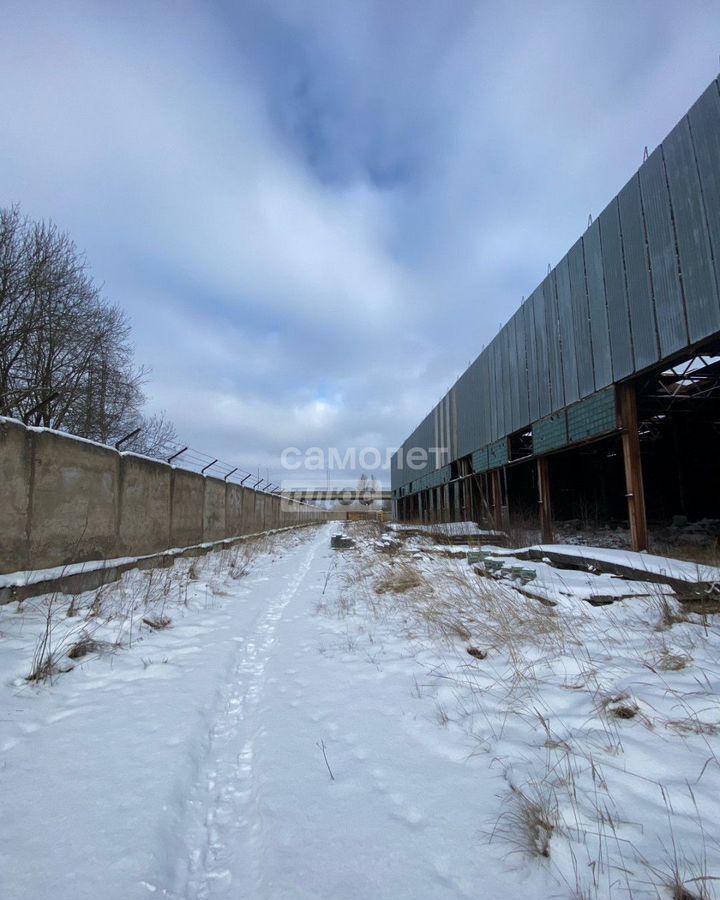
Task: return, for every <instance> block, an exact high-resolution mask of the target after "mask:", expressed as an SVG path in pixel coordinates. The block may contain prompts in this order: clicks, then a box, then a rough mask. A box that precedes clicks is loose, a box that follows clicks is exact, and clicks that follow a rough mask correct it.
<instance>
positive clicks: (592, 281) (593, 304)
mask: <svg viewBox="0 0 720 900" xmlns="http://www.w3.org/2000/svg"><path fill="white" fill-rule="evenodd" d="M583 250H584V253H585V276H586V279H587V290H588V308H589V314H590V335H591V339H592V348H593V373H594V377H595V387H596V388H598V389H599V388H601V387H605V386H606V385H608V384H610V383H611V382H612V357H611V355H610V332H609V330H608V315H607V303H606V301H605V273H604V271H603V259H602V245H601V243H600V222H599V221H598V220H597V219H596V220H595V221H594V222H593V223H592V225H591V226H590V227H589V228H588V230H587V231H586V232H585V236H584V238H583Z"/></svg>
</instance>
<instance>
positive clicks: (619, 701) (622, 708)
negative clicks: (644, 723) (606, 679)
mask: <svg viewBox="0 0 720 900" xmlns="http://www.w3.org/2000/svg"><path fill="white" fill-rule="evenodd" d="M602 707H603V711H604V712H605V713H606V714H607V715H609V716H613V717H614V718H616V719H634V718H635V716H637V715H638V713H639V712H640V707H639V706H638V705H637V703H635V701H634V700H632V698H631V697H630V696H629V695H628V694H617V695H616V696H610V697H605V699H604V700H603V701H602Z"/></svg>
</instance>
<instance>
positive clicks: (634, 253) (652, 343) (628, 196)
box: [618, 175, 658, 371]
mask: <svg viewBox="0 0 720 900" xmlns="http://www.w3.org/2000/svg"><path fill="white" fill-rule="evenodd" d="M618 209H619V210H620V231H621V234H622V244H623V257H624V260H625V286H626V288H627V300H628V311H629V313H630V332H631V334H632V343H633V357H634V360H635V371H638V370H639V369H644V368H645V367H646V366H649V365H652V363H654V362H656V361H657V359H658V342H657V329H656V327H655V307H654V304H653V297H652V285H651V283H650V265H649V262H648V255H647V248H646V246H645V222H644V220H643V211H642V201H641V199H640V181H639V179H638V177H637V175H635V176H634V177H633V178H631V179H630V181H628V183H627V184H626V185H625V187H624V188H623V189H622V190H621V191H620V193H619V194H618Z"/></svg>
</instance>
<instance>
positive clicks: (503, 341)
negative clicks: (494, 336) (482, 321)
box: [498, 328, 512, 436]
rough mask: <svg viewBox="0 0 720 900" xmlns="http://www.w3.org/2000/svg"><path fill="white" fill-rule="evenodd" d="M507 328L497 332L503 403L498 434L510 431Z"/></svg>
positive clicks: (510, 405)
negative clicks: (501, 421)
mask: <svg viewBox="0 0 720 900" xmlns="http://www.w3.org/2000/svg"><path fill="white" fill-rule="evenodd" d="M509 335H510V332H509V329H508V328H502V329H500V333H499V334H498V353H499V355H500V371H501V373H502V381H501V383H500V394H501V397H502V405H503V416H504V417H503V430H502V431H501V432H500V436H502V435H503V434H508V433H509V432H510V431H512V387H511V375H510V347H509V340H508V338H509Z"/></svg>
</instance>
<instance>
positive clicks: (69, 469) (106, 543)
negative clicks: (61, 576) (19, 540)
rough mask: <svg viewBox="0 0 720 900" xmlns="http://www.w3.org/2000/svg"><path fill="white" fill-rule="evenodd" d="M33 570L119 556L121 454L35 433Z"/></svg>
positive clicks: (31, 542)
mask: <svg viewBox="0 0 720 900" xmlns="http://www.w3.org/2000/svg"><path fill="white" fill-rule="evenodd" d="M32 443H33V467H32V475H31V495H30V534H29V538H30V540H29V546H30V567H31V568H33V569H42V568H46V567H48V566H55V565H59V564H60V565H62V564H64V563H65V562H66V561H68V562H69V561H72V562H84V561H86V560H89V559H110V558H112V557H113V556H114V555H115V554H116V552H117V522H118V494H119V491H118V487H119V481H120V455H119V454H118V453H117V452H115V451H114V450H110V449H109V448H107V447H101V446H99V445H97V444H92V443H90V442H89V441H79V440H68V439H67V438H66V437H64V436H63V435H61V434H57V433H55V432H52V431H37V432H34V433H32Z"/></svg>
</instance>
